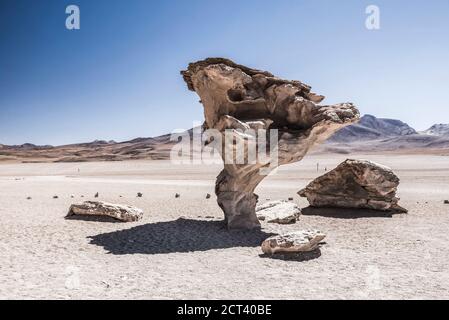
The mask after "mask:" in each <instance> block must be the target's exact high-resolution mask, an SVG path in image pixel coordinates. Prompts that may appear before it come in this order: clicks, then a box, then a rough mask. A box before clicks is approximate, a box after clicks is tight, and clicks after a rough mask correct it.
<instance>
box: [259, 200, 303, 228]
mask: <svg viewBox="0 0 449 320" xmlns="http://www.w3.org/2000/svg"><path fill="white" fill-rule="evenodd" d="M256 215H257V218H258V219H259V220H261V221H266V222H268V223H279V224H291V223H295V222H296V221H297V220H298V218H299V216H300V215H301V209H300V208H299V207H298V206H297V205H296V204H295V203H291V202H287V201H284V200H279V201H271V202H266V203H264V204H262V205H259V206H257V207H256Z"/></svg>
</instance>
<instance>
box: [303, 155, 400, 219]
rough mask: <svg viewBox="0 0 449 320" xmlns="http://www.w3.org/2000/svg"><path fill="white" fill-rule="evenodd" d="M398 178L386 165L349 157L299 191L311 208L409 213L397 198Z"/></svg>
mask: <svg viewBox="0 0 449 320" xmlns="http://www.w3.org/2000/svg"><path fill="white" fill-rule="evenodd" d="M398 185H399V178H398V177H397V176H396V175H395V174H394V172H393V171H392V170H391V169H390V168H388V167H386V166H383V165H380V164H377V163H375V162H372V161H367V160H353V159H348V160H346V161H344V162H343V163H341V164H340V165H338V167H336V168H335V169H334V170H332V171H330V172H328V173H326V174H325V175H322V176H320V177H318V178H316V179H315V180H314V181H312V182H311V183H310V184H309V185H308V186H307V187H306V188H304V189H303V190H301V191H299V192H298V194H299V195H300V196H301V197H306V198H307V200H308V201H309V203H310V205H311V206H312V207H331V208H357V209H373V210H381V211H392V212H407V210H406V209H404V208H402V207H401V206H399V204H398V201H399V198H397V197H396V192H397V188H398Z"/></svg>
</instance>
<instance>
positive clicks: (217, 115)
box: [181, 58, 359, 130]
mask: <svg viewBox="0 0 449 320" xmlns="http://www.w3.org/2000/svg"><path fill="white" fill-rule="evenodd" d="M181 74H182V76H183V78H184V80H185V81H186V83H187V86H188V88H189V89H190V90H192V91H195V92H197V93H198V95H199V96H200V97H201V102H202V103H203V105H204V108H205V119H206V125H207V126H208V127H209V128H216V127H217V123H218V122H219V120H220V119H221V118H222V117H223V116H230V117H232V118H235V119H237V120H239V121H243V122H251V121H258V120H259V121H260V120H264V121H265V123H267V126H270V128H278V129H284V130H287V129H290V130H300V129H309V128H311V127H312V126H313V125H315V124H316V123H318V122H320V121H322V120H330V121H332V122H335V123H344V122H346V121H348V120H350V121H355V120H358V118H359V113H358V110H357V109H356V108H355V107H354V106H353V105H352V104H351V103H344V104H339V105H335V106H318V105H317V104H318V103H320V102H321V101H322V100H323V99H324V96H322V95H318V94H315V93H313V92H312V91H311V87H310V86H309V85H307V84H304V83H302V82H301V81H296V80H284V79H280V78H278V77H275V76H274V75H272V74H271V73H269V72H267V71H261V70H257V69H252V68H248V67H245V66H242V65H239V64H236V63H234V62H233V61H231V60H228V59H224V58H208V59H205V60H202V61H198V62H194V63H190V64H189V66H188V68H187V70H184V71H181ZM267 120H269V121H267Z"/></svg>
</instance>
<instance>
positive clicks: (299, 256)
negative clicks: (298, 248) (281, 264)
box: [259, 248, 321, 262]
mask: <svg viewBox="0 0 449 320" xmlns="http://www.w3.org/2000/svg"><path fill="white" fill-rule="evenodd" d="M259 257H260V258H266V259H276V260H284V261H297V262H304V261H309V260H314V259H318V258H319V257H321V249H320V248H318V249H316V250H313V251H310V252H298V253H275V254H266V253H264V254H260V255H259Z"/></svg>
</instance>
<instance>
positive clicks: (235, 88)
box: [181, 58, 359, 229]
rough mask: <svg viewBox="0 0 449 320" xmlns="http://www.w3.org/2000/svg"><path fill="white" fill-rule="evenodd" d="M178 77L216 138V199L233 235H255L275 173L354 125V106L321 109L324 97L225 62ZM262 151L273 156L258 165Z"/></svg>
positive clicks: (192, 67) (198, 65) (199, 65)
mask: <svg viewBox="0 0 449 320" xmlns="http://www.w3.org/2000/svg"><path fill="white" fill-rule="evenodd" d="M181 74H182V76H183V78H184V80H185V82H186V83H187V86H188V88H189V89H190V90H192V91H195V92H196V93H197V94H198V96H199V97H200V98H201V103H202V104H203V106H204V116H205V123H204V125H203V128H204V129H206V130H207V129H211V130H208V132H209V133H211V132H214V135H213V136H212V137H211V139H208V140H207V141H206V143H208V144H209V146H211V147H212V148H213V149H215V150H217V151H218V152H219V153H220V155H221V157H222V158H223V160H224V169H223V171H222V172H221V173H220V174H219V175H218V177H217V181H216V184H215V193H216V195H217V201H218V204H219V206H220V207H221V208H222V210H223V211H224V215H225V221H226V223H227V225H228V228H230V229H253V228H259V227H260V222H259V220H258V219H257V216H256V211H255V208H256V203H257V198H258V197H257V195H256V194H254V190H255V188H256V187H257V185H258V184H259V183H260V182H261V181H262V180H263V179H264V178H265V177H266V176H267V175H268V174H269V173H270V172H272V171H273V170H275V169H276V168H277V167H278V166H280V165H283V164H288V163H293V162H296V161H300V160H301V159H302V158H303V157H304V156H305V154H306V153H307V152H308V150H309V149H310V148H311V147H313V146H314V145H316V144H319V143H321V142H323V141H325V140H326V139H327V138H329V137H330V136H331V135H332V134H334V133H335V132H336V131H338V130H339V129H341V128H343V127H345V126H347V125H350V124H352V123H354V122H356V121H357V120H359V112H358V110H357V109H356V108H355V106H354V105H352V104H351V103H342V104H336V105H320V104H319V103H320V102H321V101H322V100H323V99H324V96H321V95H318V94H315V93H313V92H312V91H311V87H310V86H308V85H307V84H304V83H302V82H300V81H295V80H284V79H280V78H278V77H275V76H274V75H272V74H271V73H269V72H267V71H262V70H257V69H252V68H248V67H246V66H242V65H239V64H236V63H234V62H233V61H231V60H228V59H224V58H208V59H205V60H202V61H198V62H195V63H191V64H189V66H188V68H187V70H184V71H182V72H181ZM212 129H213V130H212ZM216 133H218V134H216ZM260 138H263V140H264V141H263V140H262V142H261V139H260ZM242 146H243V147H242ZM254 150H257V158H255V159H254V157H252V155H254V154H255V153H256V152H253V151H254ZM266 150H270V154H269V155H266V156H265V157H262V159H261V157H259V154H260V153H261V151H262V153H265V151H266ZM238 154H243V158H244V161H239V160H240V159H237V158H238V156H237V155H238ZM250 159H251V160H250ZM253 160H254V161H253Z"/></svg>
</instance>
